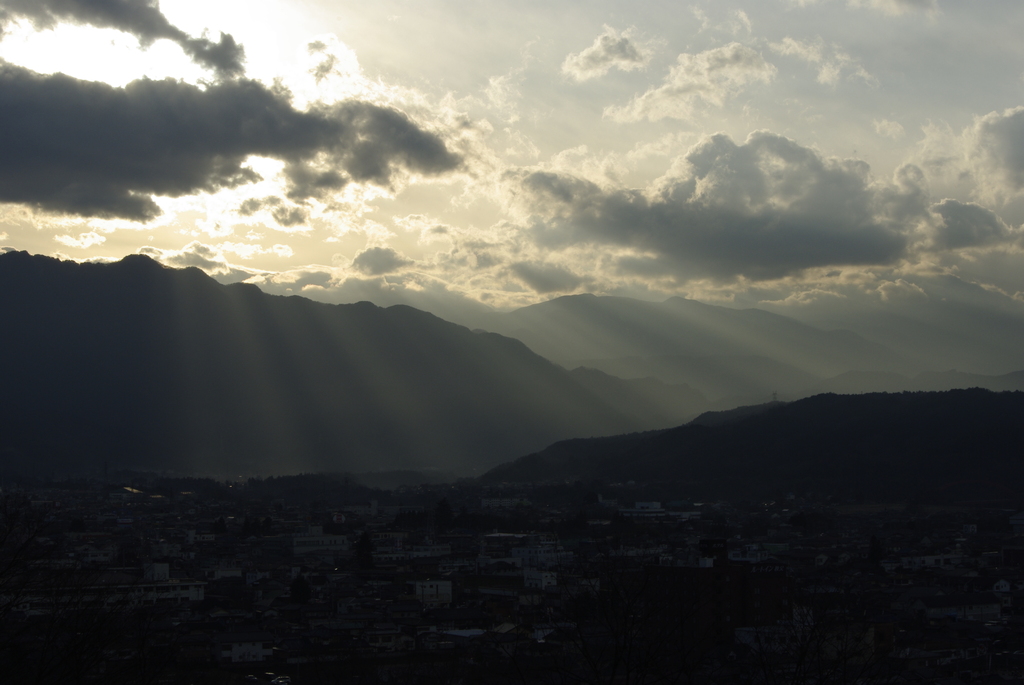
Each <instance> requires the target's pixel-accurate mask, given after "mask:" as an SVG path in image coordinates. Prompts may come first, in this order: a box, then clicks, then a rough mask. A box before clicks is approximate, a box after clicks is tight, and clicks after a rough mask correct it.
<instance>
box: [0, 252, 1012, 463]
mask: <svg viewBox="0 0 1024 685" xmlns="http://www.w3.org/2000/svg"><path fill="white" fill-rule="evenodd" d="M0 311H2V312H3V321H4V329H5V334H4V335H2V336H0V355H2V359H4V360H5V364H6V366H5V370H4V373H3V375H2V379H3V380H2V389H3V392H2V393H0V431H2V435H3V436H4V439H3V441H2V443H0V456H2V457H3V461H2V462H0V466H3V467H7V468H10V467H11V466H12V465H14V466H18V465H20V466H21V467H23V468H32V469H35V470H57V471H67V470H79V471H89V470H93V471H96V470H98V469H100V468H102V467H103V466H104V465H110V466H113V467H134V468H145V469H151V470H174V471H180V472H186V473H199V474H229V473H236V472H237V473H240V474H281V473H295V472H299V471H325V470H331V471H346V470H347V471H386V470H400V469H433V470H438V469H440V470H446V471H452V472H456V473H459V474H463V475H469V474H474V473H480V472H482V471H485V470H486V469H489V468H491V467H494V466H496V465H498V464H501V463H503V462H506V461H508V460H511V459H515V458H517V457H520V456H522V455H524V454H530V453H537V452H538V451H540V450H542V449H543V448H545V447H546V446H548V445H551V444H552V443H555V442H557V441H563V440H566V439H570V438H588V437H599V436H614V435H624V434H632V433H639V432H645V431H656V430H662V429H668V428H672V427H674V426H679V425H680V424H683V423H685V422H687V421H689V420H691V419H693V418H694V417H697V416H698V415H699V414H701V413H702V412H706V411H708V410H709V409H730V408H732V407H737V406H741V405H745V404H759V403H762V402H764V401H766V400H768V399H771V398H773V397H776V398H778V399H781V400H787V401H788V400H793V399H797V398H800V397H804V396H807V395H812V394H817V393H828V392H840V393H851V392H858V393H859V392H874V391H892V392H899V391H908V390H946V389H949V388H957V387H987V388H991V389H993V390H1020V389H1024V372H1014V373H1009V374H1002V375H998V376H989V375H981V374H977V373H969V372H965V371H959V372H957V371H943V370H941V369H930V368H922V365H921V363H919V362H918V361H916V360H914V359H913V358H912V356H909V355H905V354H901V353H897V352H894V351H893V350H891V349H889V348H888V347H886V346H884V345H882V344H880V343H877V342H872V341H869V340H867V339H865V338H863V337H861V336H860V335H858V334H856V333H853V332H850V331H845V330H831V331H827V330H822V329H819V328H815V327H814V326H811V325H809V324H805V323H800V322H797V321H795V320H792V319H789V318H787V317H785V316H782V315H779V314H773V313H768V312H764V311H760V310H756V309H747V310H738V309H728V308H724V307H716V306H711V305H706V304H702V303H699V302H695V301H692V300H686V299H682V298H672V299H670V300H667V301H666V302H663V303H649V302H639V301H636V300H630V299H627V298H619V297H595V296H590V295H581V296H569V297H561V298H556V299H554V300H551V301H549V302H545V303H542V304H538V305H533V306H531V307H525V308H523V309H520V310H515V311H512V312H506V313H490V314H487V315H486V316H482V317H480V320H479V321H477V322H476V324H477V328H475V329H474V330H471V329H470V328H468V327H465V326H461V325H457V324H454V323H451V322H448V321H444V320H442V319H440V318H438V317H436V316H434V315H432V314H429V313H426V312H423V311H420V310H417V309H413V308H411V307H408V306H403V305H396V306H392V307H387V308H382V307H378V306H375V305H373V304H371V303H368V302H360V303H356V304H348V305H332V304H325V303H318V302H313V301H311V300H308V299H305V298H302V297H295V296H292V297H282V296H276V295H270V294H267V293H264V292H263V291H261V290H259V289H258V288H257V287H256V286H253V285H248V284H241V283H236V284H231V285H223V284H220V283H218V282H216V281H215V280H213V279H212V278H210V277H209V276H207V275H206V274H204V273H203V272H202V271H200V270H198V269H195V268H190V269H182V270H178V269H171V268H168V267H164V266H162V265H160V264H159V263H157V262H155V261H153V260H152V259H150V258H148V257H145V256H142V255H134V256H130V257H126V258H125V259H123V260H121V261H119V262H113V263H76V262H71V261H60V260H57V259H53V258H49V257H42V256H32V255H29V254H27V253H24V252H13V251H11V252H6V253H3V254H0ZM485 326H486V328H487V330H485V329H484V327H485ZM513 336H515V337H513ZM570 368H571V369H572V370H568V369H570ZM704 421H705V422H706V421H707V418H706V417H705V418H704ZM619 439H621V440H627V441H628V440H632V439H634V438H619Z"/></svg>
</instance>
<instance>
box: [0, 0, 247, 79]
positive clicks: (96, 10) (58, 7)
mask: <svg viewBox="0 0 1024 685" xmlns="http://www.w3.org/2000/svg"><path fill="white" fill-rule="evenodd" d="M18 17H23V18H26V19H29V20H30V21H31V22H32V23H33V25H34V26H36V27H37V28H40V29H46V28H53V27H54V26H56V25H57V24H59V23H61V22H68V23H73V24H88V25H89V26H95V27H97V28H109V29H117V30H118V31H124V32H125V33H130V34H132V35H133V36H135V37H136V38H138V40H139V43H140V44H141V45H143V46H149V45H152V44H153V42H154V41H157V40H160V39H162V38H163V39H167V40H170V41H173V42H175V43H177V44H178V45H179V46H181V49H182V50H183V51H184V52H185V54H187V55H188V56H189V57H190V58H192V60H193V61H194V62H196V63H197V64H199V65H201V66H203V67H206V68H208V69H213V70H214V71H216V72H217V74H218V75H220V76H222V77H234V76H241V75H242V74H243V73H244V72H245V67H244V66H243V65H244V62H245V50H244V49H243V48H242V46H241V45H239V44H237V43H236V42H235V39H234V38H233V37H232V36H230V35H228V34H224V33H222V34H220V41H219V42H216V43H215V42H213V41H211V40H209V39H208V38H206V37H205V36H204V37H202V38H193V37H191V36H189V35H188V34H187V33H185V32H184V31H182V30H181V29H179V28H178V27H176V26H174V25H173V24H171V23H170V22H169V21H168V20H167V17H165V16H164V15H163V13H162V12H161V11H160V5H159V3H158V2H156V0H0V33H2V30H3V24H4V23H5V21H6V20H8V19H10V18H18Z"/></svg>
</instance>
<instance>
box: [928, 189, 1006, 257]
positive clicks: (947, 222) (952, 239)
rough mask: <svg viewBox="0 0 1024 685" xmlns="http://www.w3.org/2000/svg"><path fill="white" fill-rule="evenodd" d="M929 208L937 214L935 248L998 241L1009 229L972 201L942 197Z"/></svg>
mask: <svg viewBox="0 0 1024 685" xmlns="http://www.w3.org/2000/svg"><path fill="white" fill-rule="evenodd" d="M932 210H933V211H934V212H935V213H936V214H938V216H939V217H941V221H940V222H939V225H938V227H937V229H936V232H935V233H936V234H935V243H936V246H937V247H938V248H939V249H944V250H949V249H956V248H961V247H980V246H983V245H990V244H992V243H999V242H1002V241H1004V240H1006V239H1007V237H1009V235H1010V228H1009V227H1008V226H1007V225H1006V222H1004V221H1003V220H1002V219H1000V218H999V217H998V216H997V215H996V214H995V212H993V211H991V210H989V209H985V208H984V207H982V206H980V205H977V204H975V203H973V202H958V201H956V200H949V199H946V200H943V201H942V202H939V203H937V204H936V205H935V206H934V207H932Z"/></svg>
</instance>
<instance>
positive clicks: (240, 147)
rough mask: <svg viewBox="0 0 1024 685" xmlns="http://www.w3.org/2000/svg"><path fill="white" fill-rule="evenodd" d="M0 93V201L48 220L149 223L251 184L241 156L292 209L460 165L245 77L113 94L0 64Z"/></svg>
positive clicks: (432, 145) (435, 142) (358, 109)
mask: <svg viewBox="0 0 1024 685" xmlns="http://www.w3.org/2000/svg"><path fill="white" fill-rule="evenodd" d="M0 93H2V94H3V101H4V105H3V107H0V130H3V131H4V135H3V136H2V137H0V200H2V201H4V202H17V203H23V204H26V205H30V206H33V207H37V208H39V209H43V210H48V211H52V212H63V213H68V214H77V215H80V216H97V217H120V218H125V219H131V220H136V221H146V220H149V219H152V218H154V217H156V216H157V215H159V214H160V208H159V207H158V206H157V204H156V202H155V201H154V200H153V196H170V197H180V196H183V195H189V194H194V193H200V192H215V191H217V190H219V189H222V188H232V187H236V186H239V185H242V184H246V183H250V182H254V181H257V180H259V178H260V177H259V175H258V174H257V173H256V172H255V171H254V170H253V169H252V168H251V167H249V166H247V165H246V160H247V158H248V157H250V156H253V155H258V156H262V157H269V158H273V159H278V160H281V161H283V162H284V163H285V169H284V173H285V176H286V177H287V180H288V191H287V192H288V195H289V197H290V198H292V199H294V200H305V199H308V198H314V197H320V196H322V195H323V194H325V193H327V192H330V191H336V190H339V189H341V188H342V187H344V186H345V185H346V184H348V183H349V182H352V181H355V182H359V183H375V184H378V185H383V186H386V185H388V184H389V183H390V182H391V180H392V176H393V175H394V174H395V172H396V171H397V170H399V169H404V170H407V171H410V172H416V173H422V174H426V175H432V174H441V173H444V172H447V171H451V170H453V169H455V168H456V167H458V165H459V163H460V158H459V157H458V156H457V155H456V154H454V153H453V152H452V151H450V150H449V149H448V148H447V147H446V146H445V143H444V141H443V140H442V139H441V138H440V137H438V135H436V134H434V133H432V132H429V131H427V130H425V129H423V128H422V127H420V126H419V125H417V124H416V123H415V122H414V121H413V120H412V119H410V118H409V117H408V116H407V115H406V114H404V113H402V112H400V111H398V110H395V109H392V108H388V107H382V106H379V105H374V104H370V103H367V102H359V101H343V102H339V103H336V104H333V105H314V106H312V107H310V108H309V109H307V110H305V111H300V110H298V109H296V108H295V107H294V105H293V104H292V102H291V99H290V97H289V94H288V93H287V91H284V90H282V89H278V88H272V87H267V86H265V85H263V84H261V83H259V82H257V81H251V80H245V79H236V80H232V81H223V82H218V83H215V84H213V85H210V86H208V87H206V88H201V87H199V86H194V85H191V84H187V83H182V82H180V81H173V80H170V79H166V80H163V81H151V80H148V79H143V80H139V81H134V82H132V83H130V84H128V86H126V87H125V88H115V87H113V86H109V85H107V84H104V83H96V82H90V81H82V80H78V79H73V78H70V77H68V76H64V75H61V74H56V75H52V76H44V75H41V74H37V73H34V72H32V71H30V70H28V69H25V68H23V67H18V66H15V65H12V64H7V63H0ZM286 211H287V210H286ZM275 218H277V219H278V221H279V222H280V223H283V224H286V225H287V224H289V223H294V222H295V221H299V220H300V218H301V217H299V216H293V215H291V214H288V215H282V216H280V217H277V216H275Z"/></svg>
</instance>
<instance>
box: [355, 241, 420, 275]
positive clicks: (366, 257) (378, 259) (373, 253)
mask: <svg viewBox="0 0 1024 685" xmlns="http://www.w3.org/2000/svg"><path fill="white" fill-rule="evenodd" d="M409 264H412V261H411V260H409V259H406V258H405V257H403V256H402V255H400V254H398V252H396V251H395V250H393V249H391V248H390V247H371V248H368V249H366V250H363V251H362V252H360V253H359V254H357V255H356V257H355V259H353V260H352V266H353V267H354V268H356V269H358V270H359V271H362V272H363V273H364V274H367V275H370V276H382V275H384V274H388V273H391V272H393V271H398V270H399V269H401V268H402V267H403V266H407V265H409Z"/></svg>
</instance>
